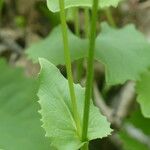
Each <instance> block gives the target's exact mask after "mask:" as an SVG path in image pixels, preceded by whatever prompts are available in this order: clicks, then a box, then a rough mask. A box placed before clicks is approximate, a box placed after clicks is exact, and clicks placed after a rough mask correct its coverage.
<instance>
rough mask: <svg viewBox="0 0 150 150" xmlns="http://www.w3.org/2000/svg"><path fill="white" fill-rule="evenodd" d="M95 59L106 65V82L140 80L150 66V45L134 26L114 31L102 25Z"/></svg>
mask: <svg viewBox="0 0 150 150" xmlns="http://www.w3.org/2000/svg"><path fill="white" fill-rule="evenodd" d="M95 57H96V59H97V60H99V61H101V62H102V63H103V64H104V65H105V70H106V82H107V83H108V84H110V85H115V84H120V83H121V84H122V83H124V82H125V81H127V80H138V79H139V78H140V74H141V73H142V72H144V71H145V70H147V68H148V67H149V66H150V61H149V58H150V44H149V43H148V42H147V41H146V39H145V38H144V36H143V35H142V34H141V33H140V32H139V31H137V30H136V29H135V27H134V26H133V25H127V26H125V27H124V28H123V29H113V28H110V27H109V26H108V25H107V24H102V32H101V33H100V35H99V36H98V38H97V42H96V55H95Z"/></svg>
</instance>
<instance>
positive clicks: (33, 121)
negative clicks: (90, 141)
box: [0, 60, 50, 150]
mask: <svg viewBox="0 0 150 150" xmlns="http://www.w3.org/2000/svg"><path fill="white" fill-rule="evenodd" d="M0 70H1V73H0V148H2V149H4V150H49V149H50V142H49V141H48V139H47V138H45V136H44V130H42V128H41V123H40V116H39V114H38V112H37V111H38V109H39V105H38V103H37V101H36V100H37V97H36V85H37V84H36V82H35V80H33V79H30V78H26V77H25V76H23V73H22V70H21V69H18V68H10V67H8V65H7V64H6V63H5V62H4V61H3V60H0Z"/></svg>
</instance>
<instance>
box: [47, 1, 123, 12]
mask: <svg viewBox="0 0 150 150" xmlns="http://www.w3.org/2000/svg"><path fill="white" fill-rule="evenodd" d="M119 1H121V0H100V1H99V7H101V8H105V7H109V6H114V7H116V6H117V5H118V3H119ZM64 2H65V8H66V9H67V8H71V7H92V0H65V1H64ZM47 6H48V8H49V10H50V11H52V12H57V11H59V10H60V9H59V1H58V0H47Z"/></svg>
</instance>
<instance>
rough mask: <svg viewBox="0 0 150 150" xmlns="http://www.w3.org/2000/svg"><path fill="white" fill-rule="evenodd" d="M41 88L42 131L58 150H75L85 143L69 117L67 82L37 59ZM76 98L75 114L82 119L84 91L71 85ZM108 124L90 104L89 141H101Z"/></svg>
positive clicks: (57, 71)
mask: <svg viewBox="0 0 150 150" xmlns="http://www.w3.org/2000/svg"><path fill="white" fill-rule="evenodd" d="M40 65H41V72H40V78H39V79H40V81H41V84H40V88H39V92H38V97H39V99H40V101H39V103H40V105H41V111H40V113H41V115H42V121H43V128H44V129H45V131H46V136H47V137H50V140H51V143H52V145H53V146H55V147H56V148H57V149H58V150H77V149H79V148H80V147H81V146H82V145H83V144H84V143H83V142H82V141H81V138H80V136H79V135H78V134H77V131H76V125H75V120H74V119H73V116H72V109H71V99H70V94H69V89H68V81H67V80H66V79H65V78H64V77H63V76H62V75H61V73H60V72H59V70H58V69H57V68H56V67H55V66H54V65H53V64H51V63H50V62H48V61H47V60H45V59H40ZM74 86H75V92H76V97H77V105H78V112H79V114H80V119H81V120H82V119H83V115H82V114H83V106H84V88H82V87H81V86H80V85H74ZM111 131H112V130H111V129H110V124H109V123H108V122H107V120H106V118H105V117H104V116H102V115H101V114H100V112H99V111H98V109H97V108H96V107H95V106H94V105H93V104H92V101H91V108H90V121H89V129H88V140H92V139H96V138H102V137H105V136H107V135H109V134H110V132H111Z"/></svg>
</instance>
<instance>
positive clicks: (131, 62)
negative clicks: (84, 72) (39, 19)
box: [26, 23, 150, 85]
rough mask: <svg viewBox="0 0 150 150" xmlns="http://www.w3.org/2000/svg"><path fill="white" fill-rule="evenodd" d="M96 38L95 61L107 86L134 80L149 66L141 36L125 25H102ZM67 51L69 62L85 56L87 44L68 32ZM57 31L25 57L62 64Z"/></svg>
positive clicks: (36, 45)
mask: <svg viewBox="0 0 150 150" xmlns="http://www.w3.org/2000/svg"><path fill="white" fill-rule="evenodd" d="M101 30H102V31H101V33H100V34H99V35H98V37H97V39H96V54H95V59H96V60H98V61H99V62H101V63H103V64H104V65H105V70H106V82H107V84H110V85H114V84H122V83H124V82H125V81H127V80H137V79H139V75H140V74H141V73H142V72H144V71H145V70H146V69H147V67H148V66H149V65H150V61H149V58H150V51H149V49H150V45H149V43H148V42H147V41H146V40H145V38H144V36H143V35H142V34H141V33H140V32H139V31H137V30H136V29H135V27H134V26H133V25H128V26H126V27H124V28H122V29H113V28H111V27H109V26H108V25H107V24H106V23H103V24H102V28H101ZM68 37H69V48H70V53H71V59H72V61H74V60H77V59H79V58H83V57H86V56H87V50H88V41H87V40H84V39H80V38H78V37H76V36H75V35H73V33H71V31H69V30H68ZM62 48H63V42H62V35H61V28H60V27H57V28H55V29H54V30H53V31H52V33H51V34H50V35H49V36H48V37H47V38H46V39H45V40H42V41H41V42H39V43H38V44H34V45H33V46H31V47H30V48H28V49H27V52H26V53H27V55H28V57H29V58H31V59H32V60H34V61H37V60H38V57H44V58H46V59H48V60H49V61H50V62H52V63H53V64H55V65H58V64H64V63H65V61H64V55H63V49H62Z"/></svg>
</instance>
